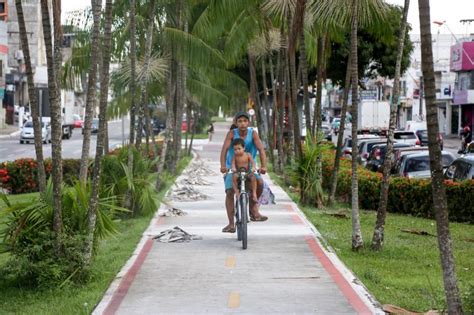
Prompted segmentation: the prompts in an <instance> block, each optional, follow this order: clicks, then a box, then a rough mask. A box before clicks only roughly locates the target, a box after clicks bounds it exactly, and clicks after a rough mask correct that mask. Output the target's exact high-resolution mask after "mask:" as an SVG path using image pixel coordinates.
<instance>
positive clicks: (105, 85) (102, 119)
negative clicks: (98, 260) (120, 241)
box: [84, 0, 131, 264]
mask: <svg viewBox="0 0 474 315" xmlns="http://www.w3.org/2000/svg"><path fill="white" fill-rule="evenodd" d="M112 7H113V4H112V0H107V1H106V3H105V25H104V41H103V48H102V51H103V53H102V58H103V61H102V67H101V72H102V73H101V76H100V78H101V82H100V104H99V108H100V109H99V131H98V135H97V144H96V151H95V159H94V170H93V175H92V191H91V197H90V198H91V199H90V202H89V209H88V211H87V238H86V244H85V249H84V260H85V262H86V264H90V262H91V259H92V250H93V244H94V233H95V227H96V223H97V207H98V200H99V183H100V175H101V162H102V156H103V154H104V140H105V131H106V129H107V116H106V113H107V97H108V95H109V66H110V52H111V38H112ZM129 150H130V151H131V148H130V149H129Z"/></svg>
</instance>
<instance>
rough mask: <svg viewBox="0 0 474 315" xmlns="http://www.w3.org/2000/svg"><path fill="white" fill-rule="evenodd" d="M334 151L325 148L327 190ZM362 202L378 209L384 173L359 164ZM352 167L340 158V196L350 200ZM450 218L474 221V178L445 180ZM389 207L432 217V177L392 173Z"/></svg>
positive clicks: (370, 208)
mask: <svg viewBox="0 0 474 315" xmlns="http://www.w3.org/2000/svg"><path fill="white" fill-rule="evenodd" d="M334 158H335V153H334V151H333V150H331V149H329V148H324V149H323V159H322V162H323V163H322V164H323V188H324V189H326V190H328V189H329V185H330V178H331V174H332V170H333V167H334ZM358 173H359V202H360V206H361V207H362V208H364V209H369V210H376V209H377V208H378V203H379V197H380V185H381V182H382V174H380V173H374V172H371V171H369V170H367V169H365V168H362V167H359V168H358ZM351 180H352V169H351V161H350V160H347V159H344V158H343V159H341V164H340V169H339V172H338V182H337V191H336V195H337V197H338V198H339V199H340V200H342V201H346V202H347V201H349V200H350V197H351ZM445 187H446V196H447V199H448V211H449V219H450V220H452V221H459V222H470V223H473V222H474V208H473V206H472V200H474V180H467V181H464V182H453V181H449V180H446V181H445ZM388 211H389V212H394V213H404V214H411V215H414V216H419V217H425V218H433V217H434V213H433V197H432V192H431V183H430V181H429V180H423V179H408V178H404V177H393V178H391V180H390V188H389V194H388Z"/></svg>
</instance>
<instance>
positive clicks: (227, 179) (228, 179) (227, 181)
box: [224, 173, 262, 191]
mask: <svg viewBox="0 0 474 315" xmlns="http://www.w3.org/2000/svg"><path fill="white" fill-rule="evenodd" d="M232 175H233V173H231V174H229V173H227V174H224V185H225V191H227V190H228V189H232V188H233V185H232ZM253 175H254V176H255V178H256V179H257V180H260V179H262V176H261V175H260V174H253Z"/></svg>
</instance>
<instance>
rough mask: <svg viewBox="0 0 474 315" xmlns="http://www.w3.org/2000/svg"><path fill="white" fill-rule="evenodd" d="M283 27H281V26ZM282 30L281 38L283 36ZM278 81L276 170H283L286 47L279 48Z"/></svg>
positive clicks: (286, 83) (286, 82)
mask: <svg viewBox="0 0 474 315" xmlns="http://www.w3.org/2000/svg"><path fill="white" fill-rule="evenodd" d="M282 29H283V28H282ZM283 35H284V33H283V30H282V38H283ZM279 70H280V81H279V82H278V87H279V92H280V102H279V104H278V107H279V108H278V129H277V134H278V170H279V171H280V172H283V165H284V161H285V159H286V158H285V150H284V149H283V135H284V132H285V107H286V89H287V85H288V81H286V75H285V73H286V49H285V48H284V47H282V48H281V49H280V68H279Z"/></svg>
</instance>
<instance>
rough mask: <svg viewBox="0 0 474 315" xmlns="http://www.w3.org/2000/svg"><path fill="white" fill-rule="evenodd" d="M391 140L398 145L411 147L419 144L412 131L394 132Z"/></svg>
mask: <svg viewBox="0 0 474 315" xmlns="http://www.w3.org/2000/svg"><path fill="white" fill-rule="evenodd" d="M393 139H394V140H395V141H396V142H398V143H406V144H409V145H411V146H415V145H419V144H420V143H419V141H418V138H417V136H416V134H415V133H414V132H413V131H401V130H396V131H395V132H394V133H393Z"/></svg>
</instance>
